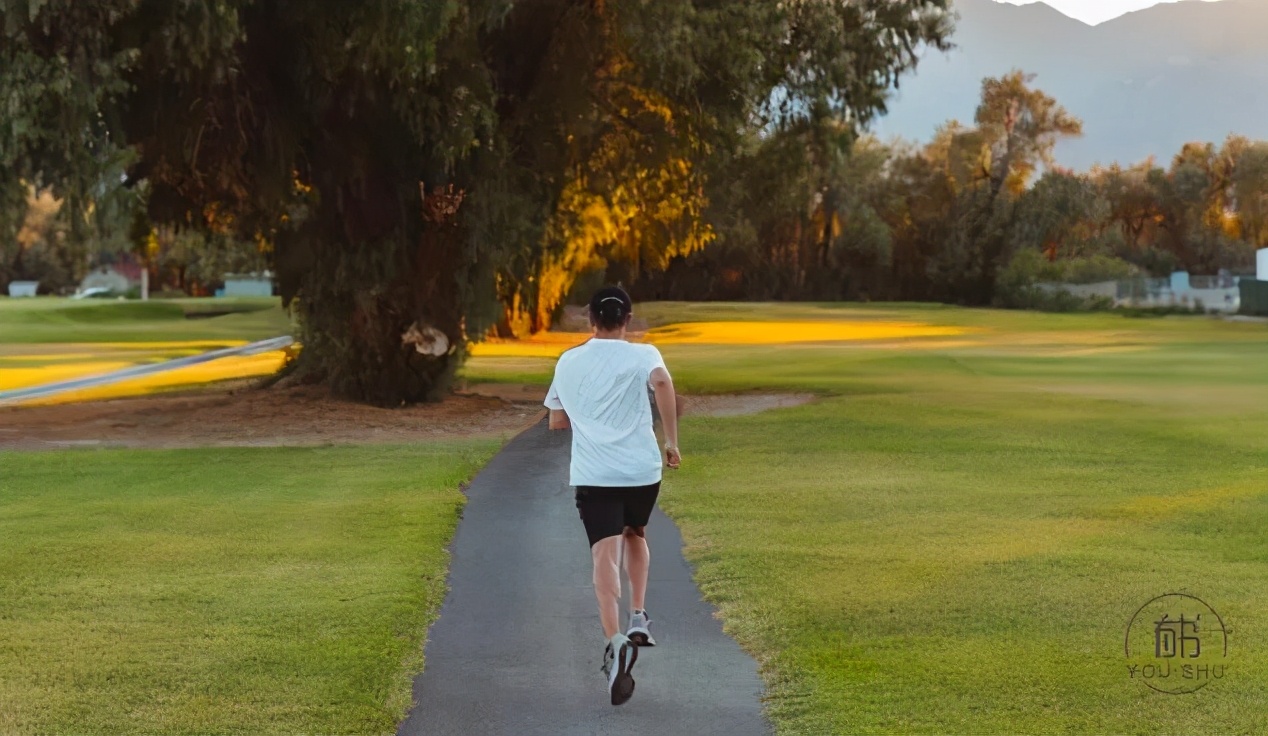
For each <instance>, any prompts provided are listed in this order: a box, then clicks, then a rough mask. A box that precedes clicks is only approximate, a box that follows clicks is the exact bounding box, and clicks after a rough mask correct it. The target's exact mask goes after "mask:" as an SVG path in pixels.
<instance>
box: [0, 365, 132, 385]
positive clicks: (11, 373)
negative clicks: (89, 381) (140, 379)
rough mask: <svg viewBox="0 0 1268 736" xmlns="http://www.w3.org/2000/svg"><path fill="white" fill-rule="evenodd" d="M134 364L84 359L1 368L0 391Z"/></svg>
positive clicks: (69, 378)
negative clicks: (81, 360) (75, 361)
mask: <svg viewBox="0 0 1268 736" xmlns="http://www.w3.org/2000/svg"><path fill="white" fill-rule="evenodd" d="M133 365H134V364H133V363H127V362H122V361H102V360H94V361H84V362H78V363H62V364H58V365H45V366H38V367H26V368H0V391H12V390H14V389H19V388H30V387H32V386H43V385H44V384H46V383H57V382H58V381H70V380H73V379H76V378H87V377H88V376H99V375H101V374H103V373H110V372H112V371H118V370H123V369H124V368H130V367H132V366H133Z"/></svg>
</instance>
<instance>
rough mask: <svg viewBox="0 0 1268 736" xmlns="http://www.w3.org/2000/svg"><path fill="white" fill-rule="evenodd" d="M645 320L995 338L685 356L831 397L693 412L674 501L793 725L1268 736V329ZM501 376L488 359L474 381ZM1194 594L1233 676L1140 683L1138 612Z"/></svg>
mask: <svg viewBox="0 0 1268 736" xmlns="http://www.w3.org/2000/svg"><path fill="white" fill-rule="evenodd" d="M636 311H639V312H640V313H641V314H642V315H643V316H645V317H649V319H651V321H652V322H653V325H655V326H659V325H668V324H672V323H682V322H703V321H717V320H751V321H754V322H755V323H773V322H778V321H787V320H806V319H823V320H875V319H889V320H894V319H898V320H905V321H914V322H925V323H928V324H935V325H955V326H960V327H964V328H966V329H967V328H973V330H974V331H972V332H966V333H965V334H964V335H962V336H960V337H955V338H946V339H934V340H910V341H890V342H885V341H880V342H875V343H872V344H855V343H827V342H821V343H815V344H788V345H777V346H776V345H734V344H731V345H722V344H719V345H674V344H669V345H665V346H663V347H662V352H664V354H665V356H666V359H667V361H668V363H669V366H670V368H671V370H672V371H673V372H674V375H675V380H676V382H677V383H678V384H679V385H680V386H681V387H682V388H683V389H684V390H686V391H688V392H692V391H695V392H700V391H749V390H771V389H778V390H791V389H795V390H808V391H812V392H815V393H817V394H819V395H820V396H821V397H822V398H821V399H820V401H818V402H817V403H815V404H812V405H808V406H803V407H800V408H796V409H787V410H780V411H774V412H769V413H765V414H761V415H756V416H750V417H742V418H727V419H722V418H707V417H687V418H686V419H685V421H684V427H683V431H682V447H683V449H684V453H685V460H684V464H683V469H682V470H681V471H679V472H678V473H676V474H674V475H672V476H671V477H670V478H669V479H668V482H667V484H666V488H665V491H664V492H663V493H662V496H661V497H662V500H663V505H664V506H665V507H666V509H667V510H668V511H669V512H670V513H671V515H672V516H673V517H674V518H675V519H676V520H677V521H678V522H679V523H680V524H681V526H682V528H683V530H684V535H685V538H686V540H687V545H688V550H687V552H688V555H689V557H690V559H691V560H692V561H693V562H694V563H695V565H696V576H697V580H698V582H699V583H700V585H701V587H702V589H703V590H704V593H705V595H706V596H707V597H708V598H709V599H710V600H712V601H713V602H714V603H716V604H717V605H718V606H719V607H720V609H721V612H722V615H723V618H724V621H725V625H726V628H727V630H728V631H729V632H730V633H731V634H732V635H734V636H735V637H736V638H737V639H738V640H739V641H740V642H741V643H742V644H743V645H744V646H745V647H746V648H748V649H749V651H751V652H753V653H754V654H755V655H756V656H757V657H758V658H759V660H760V662H761V665H762V671H763V674H764V676H765V678H766V681H767V683H768V711H769V713H770V715H771V717H772V719H773V721H774V723H775V725H776V727H777V730H778V731H779V732H780V733H781V734H828V733H1055V732H1068V733H1140V734H1146V733H1196V734H1205V733H1262V732H1264V731H1265V730H1268V689H1265V688H1264V687H1263V683H1264V682H1265V681H1268V565H1265V563H1268V535H1265V534H1264V533H1263V530H1264V529H1265V528H1268V469H1266V465H1268V463H1266V461H1268V328H1265V327H1264V326H1263V325H1243V324H1229V323H1225V322H1221V321H1217V320H1212V319H1207V318H1166V319H1149V320H1145V319H1130V318H1127V317H1124V316H1121V315H1115V314H1108V315H1041V314H1028V313H1018V312H993V311H988V310H963V309H954V308H941V307H936V308H928V307H916V306H910V305H898V306H895V305H878V306H869V307H850V306H827V305H778V306H773V305H698V306H697V305H689V306H688V305H663V304H662V305H656V304H653V305H640V306H639V307H636ZM770 328H772V329H778V326H777V325H774V326H770ZM755 329H760V326H755ZM520 360H522V359H520ZM497 369H498V366H497V362H496V360H494V359H489V360H487V361H483V362H482V361H476V362H475V363H474V364H473V365H472V366H471V367H470V368H469V370H468V378H469V379H470V380H485V379H487V378H490V377H498V376H499V375H503V376H504V375H506V374H499V373H498V370H497ZM509 373H510V374H511V375H514V376H515V377H516V378H517V379H519V380H531V381H542V380H548V376H549V368H548V367H547V369H546V370H545V371H539V370H538V369H537V368H536V367H534V366H525V365H524V364H523V363H521V364H520V365H519V366H517V367H516V368H514V369H513V370H512V371H510V372H509ZM543 374H544V375H543ZM654 588H655V586H654V584H653V586H652V591H651V593H650V597H651V600H650V601H649V605H650V606H651V608H652V610H655V590H654ZM1177 591H1178V592H1187V593H1191V594H1194V595H1197V596H1199V597H1201V598H1203V599H1204V600H1206V601H1207V602H1209V603H1211V604H1212V605H1213V606H1214V608H1215V609H1216V610H1217V611H1218V612H1219V613H1220V614H1221V615H1222V616H1223V618H1224V621H1225V622H1226V624H1227V625H1228V626H1229V627H1230V629H1231V630H1232V635H1231V639H1230V659H1231V663H1230V666H1229V671H1228V674H1227V675H1226V676H1225V677H1224V678H1223V679H1221V680H1220V681H1218V682H1216V683H1214V684H1212V685H1211V686H1210V687H1208V688H1206V689H1204V690H1203V691H1201V692H1200V693H1197V694H1193V695H1186V696H1168V695H1161V694H1158V693H1155V692H1153V691H1151V690H1149V689H1147V688H1145V687H1144V686H1142V685H1141V683H1140V682H1138V681H1132V680H1131V679H1130V678H1129V676H1128V671H1127V667H1126V660H1125V658H1124V654H1123V637H1124V633H1125V629H1126V627H1127V624H1128V621H1129V619H1130V618H1131V616H1132V614H1133V612H1135V611H1136V609H1137V608H1138V607H1139V606H1141V605H1142V604H1144V603H1145V602H1146V601H1148V600H1149V599H1151V598H1153V597H1154V596H1157V595H1160V594H1163V593H1169V592H1177Z"/></svg>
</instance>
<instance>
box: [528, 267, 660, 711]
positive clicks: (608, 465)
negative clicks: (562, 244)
mask: <svg viewBox="0 0 1268 736" xmlns="http://www.w3.org/2000/svg"><path fill="white" fill-rule="evenodd" d="M633 310H634V305H633V303H632V302H631V301H630V296H629V294H626V293H625V291H624V290H623V289H619V288H616V287H608V288H605V289H600V290H599V292H598V293H597V294H595V295H594V298H593V299H591V300H590V325H591V328H592V329H593V330H594V337H593V338H592V339H591V340H590V341H588V342H586V343H584V344H582V345H580V346H578V347H575V348H573V349H572V350H569V351H567V352H566V353H564V354H563V355H561V356H560V357H559V363H558V364H557V365H556V366H555V380H554V382H553V383H552V384H551V387H550V391H549V392H547V394H546V402H545V403H546V407H547V408H548V409H550V428H551V429H568V428H570V427H571V429H572V466H571V484H572V485H573V486H575V487H576V498H577V510H578V512H579V513H580V515H581V521H582V523H583V524H584V525H585V529H586V536H587V537H589V540H590V556H591V558H592V559H593V561H594V594H595V597H596V598H597V599H598V602H599V621H600V623H602V625H603V636H604V638H605V639H606V641H607V646H606V648H605V649H604V651H603V672H604V674H606V675H607V677H608V692H609V693H610V694H611V696H612V705H620V704H622V703H624V702H625V701H627V700H629V699H630V696H631V695H633V694H634V678H633V676H631V674H630V671H631V670H632V669H633V668H634V662H635V661H636V660H637V659H638V648H639V647H640V646H644V647H650V646H654V645H655V644H656V642H655V640H654V639H652V632H651V628H650V627H651V617H650V616H648V614H647V609H646V608H645V607H644V605H645V602H644V597H645V595H646V593H647V570H648V563H649V562H650V559H651V555H650V553H649V552H648V549H647V539H646V538H645V536H644V530H645V529H646V527H647V521H648V519H649V518H650V517H651V514H652V507H653V506H655V505H656V496H657V495H658V494H659V493H660V481H661V468H662V467H663V465H664V464H667V465H669V467H670V468H677V467H678V465H679V463H681V462H682V455H681V454H680V453H679V452H678V411H677V402H676V397H675V394H674V383H673V380H672V379H671V378H670V377H669V371H668V370H667V369H666V368H665V361H664V360H663V359H662V358H661V357H660V351H659V350H657V349H656V348H655V347H653V346H651V345H640V344H636V343H630V342H627V341H626V339H625V330H626V328H627V327H628V326H629V324H630V317H631V316H633ZM648 386H651V388H652V390H653V392H654V394H655V397H656V409H657V411H658V412H659V413H660V416H661V424H662V426H663V428H664V432H665V448H664V455H663V458H662V455H661V450H660V447H659V446H658V445H657V441H656V433H655V431H654V430H653V428H652V410H651V406H650V404H649V402H648V400H647V391H648ZM622 562H623V563H624V566H625V571H626V573H627V574H628V575H629V578H630V589H631V593H630V603H631V608H632V609H633V610H632V611H631V613H630V624H629V626H628V627H627V628H626V630H625V632H624V633H622V632H621V630H620V623H619V619H620V600H621V565H622Z"/></svg>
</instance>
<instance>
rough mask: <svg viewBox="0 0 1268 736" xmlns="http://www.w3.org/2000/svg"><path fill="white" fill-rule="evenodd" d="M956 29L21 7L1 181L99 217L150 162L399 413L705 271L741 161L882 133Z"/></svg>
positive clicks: (230, 2)
mask: <svg viewBox="0 0 1268 736" xmlns="http://www.w3.org/2000/svg"><path fill="white" fill-rule="evenodd" d="M947 6H948V2H947V0H851V2H839V1H837V0H810V1H808V2H800V3H771V2H768V1H767V0H695V1H694V2H687V1H686V0H663V1H661V2H651V3H615V2H607V1H605V0H465V1H461V0H364V1H363V2H356V3H350V2H349V3H304V2H297V1H295V0H181V1H180V2H168V1H167V0H104V1H103V2H94V3H84V2H75V1H74V0H2V4H0V29H3V34H4V35H3V39H2V40H3V44H2V45H0V99H5V100H7V101H10V102H9V104H11V105H14V104H16V107H15V108H14V109H13V110H10V112H12V113H13V114H12V115H10V116H8V117H6V118H5V120H4V121H3V123H0V124H3V125H4V126H5V127H4V128H3V129H2V130H0V132H2V133H3V135H0V139H2V142H0V146H2V147H0V165H4V174H3V176H6V177H8V178H7V180H6V181H8V182H9V183H10V184H11V183H12V181H13V180H23V181H29V182H36V183H41V184H42V183H49V184H53V185H55V186H57V187H59V196H60V195H61V194H63V193H64V194H65V195H66V197H65V198H66V199H67V202H68V205H69V206H70V207H71V208H72V209H76V208H80V209H82V207H83V206H82V205H81V204H79V202H80V200H82V199H86V197H85V196H84V195H85V192H87V191H88V189H89V188H90V187H91V185H92V183H93V182H96V181H99V180H100V174H101V171H103V170H104V168H105V167H107V166H109V165H115V164H116V163H117V161H118V156H120V155H125V154H131V155H135V160H134V161H133V162H132V164H131V165H130V166H129V177H130V181H131V182H133V183H134V184H135V185H138V186H139V185H140V183H141V182H144V183H145V186H146V195H145V202H146V208H147V214H148V216H149V218H150V220H152V222H153V223H154V224H155V225H160V226H171V227H175V228H178V229H189V230H198V231H201V232H204V233H206V234H209V235H211V236H228V235H230V234H233V235H236V236H237V237H239V238H242V239H247V240H254V239H257V238H260V239H264V240H267V241H269V242H270V243H271V244H272V247H273V251H274V253H275V258H276V265H277V270H278V273H279V278H280V280H281V286H282V290H283V293H284V295H285V296H286V298H287V299H288V301H292V302H293V303H294V304H296V305H297V309H298V312H299V315H300V318H301V322H302V326H303V327H302V329H303V334H302V335H301V338H302V340H303V342H304V345H305V350H304V353H303V356H302V357H301V364H300V367H301V370H302V371H303V372H304V373H305V374H306V375H308V376H310V377H312V378H313V379H317V380H323V381H326V382H328V383H329V384H330V385H331V387H332V388H333V389H334V390H335V391H337V392H338V393H341V394H344V395H348V396H352V397H355V398H360V399H364V400H368V401H372V402H375V403H379V404H385V405H386V404H396V403H399V402H401V401H409V400H416V399H420V398H423V397H425V396H428V395H435V394H436V392H437V391H439V390H440V389H441V388H443V386H444V385H445V382H446V380H447V378H448V377H449V376H450V375H451V374H452V371H453V368H454V366H455V365H456V363H457V361H458V360H460V359H461V356H462V353H463V351H464V349H465V346H466V344H467V342H468V340H469V339H471V338H474V337H478V336H480V335H482V334H483V333H484V331H485V329H486V327H487V326H488V325H490V324H492V323H493V322H495V321H497V320H498V319H499V318H505V316H506V315H507V314H508V313H509V314H510V316H511V319H506V320H505V321H507V322H511V321H514V322H518V323H520V324H521V325H522V326H526V327H527V328H530V329H531V328H538V327H541V326H543V325H544V324H546V323H547V322H548V320H549V316H550V313H551V312H552V311H553V309H554V308H555V305H556V304H557V303H558V301H559V299H560V298H561V297H562V295H563V293H564V292H566V290H567V289H568V286H569V284H570V280H571V278H572V277H573V275H574V274H575V273H576V272H577V271H579V270H581V269H583V268H585V267H588V266H591V265H593V264H595V263H599V262H602V261H604V260H606V259H619V260H622V261H624V262H627V263H631V264H635V267H636V268H638V269H645V268H660V267H663V266H664V265H665V264H666V263H667V261H668V259H669V258H670V257H672V256H674V255H675V254H682V253H687V252H690V251H692V250H696V249H698V248H699V247H700V246H701V245H702V244H703V243H704V242H706V241H708V240H709V239H710V238H711V237H712V232H711V230H710V228H709V227H708V225H707V223H704V222H703V218H702V214H703V212H704V210H705V207H706V206H707V202H708V188H709V186H710V180H709V177H708V172H709V171H710V170H711V169H712V168H713V167H714V166H715V164H714V163H713V162H714V161H715V160H717V159H721V158H725V157H727V156H729V155H730V154H731V152H733V151H735V150H736V149H737V146H738V143H739V141H741V140H742V139H743V138H744V135H745V133H746V132H750V131H752V130H754V129H763V128H783V129H792V128H795V127H796V126H798V125H805V124H806V123H807V121H829V120H830V121H835V124H837V125H840V126H843V127H842V129H843V130H846V131H850V130H854V129H857V127H858V126H859V125H861V124H863V123H865V122H866V121H867V120H868V119H870V118H871V117H872V116H873V115H875V114H876V113H877V112H878V111H881V110H883V106H884V99H885V96H886V94H887V92H888V90H889V89H890V87H891V86H892V85H893V83H894V82H895V80H896V79H897V77H898V75H899V74H901V73H902V72H904V71H906V70H908V69H910V68H912V67H913V66H914V65H915V63H916V61H917V58H918V51H919V48H920V46H921V45H923V44H933V45H935V46H944V45H945V38H946V36H947V34H948V33H949V23H948V19H947ZM13 101H16V103H14V102H13ZM6 186H7V185H6ZM62 190H64V191H62ZM0 224H3V223H0ZM209 242H216V238H215V237H212V238H210V239H209ZM498 295H500V296H501V297H502V300H503V307H505V306H507V305H509V306H511V307H512V308H511V309H509V310H506V309H501V310H500V309H499V308H498V300H497V296H498ZM499 312H500V314H499Z"/></svg>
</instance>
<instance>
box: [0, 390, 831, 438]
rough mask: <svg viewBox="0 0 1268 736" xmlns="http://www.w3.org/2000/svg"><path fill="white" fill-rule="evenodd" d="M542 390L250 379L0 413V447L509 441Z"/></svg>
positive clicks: (702, 408) (758, 407) (703, 410)
mask: <svg viewBox="0 0 1268 736" xmlns="http://www.w3.org/2000/svg"><path fill="white" fill-rule="evenodd" d="M545 393H546V392H545V389H543V388H542V387H541V386H529V385H520V384H496V383H490V384H477V385H472V386H469V387H463V388H461V389H460V390H459V391H458V392H456V393H455V394H454V395H453V396H451V397H449V398H448V399H446V400H445V401H442V402H440V403H437V404H422V405H418V406H410V407H403V408H400V409H379V408H376V407H372V406H366V405H364V404H356V403H353V402H349V401H342V400H339V399H335V398H332V397H331V396H330V395H329V394H328V393H327V392H326V391H325V390H323V389H320V388H315V387H306V386H292V387H287V388H271V389H257V388H255V387H254V385H253V384H252V383H251V382H241V383H239V384H238V385H237V386H232V387H226V386H224V385H221V386H219V387H216V388H213V389H207V390H204V391H198V392H187V393H180V394H164V395H159V396H147V397H142V398H133V399H117V400H113V401H98V402H89V403H82V404H61V405H55V406H34V407H4V408H0V451H3V450H49V449H63V448H68V447H135V448H161V449H172V448H182V447H279V446H311V445H330V444H405V443H410V442H421V441H427V440H436V439H446V438H461V437H506V438H509V437H511V436H513V435H515V434H518V433H519V432H521V431H523V430H524V429H527V428H528V427H529V426H531V425H532V424H534V423H535V422H538V421H540V420H541V418H542V416H543V412H544V409H543V407H542V399H543V398H544V397H545ZM683 398H684V414H686V415H703V416H718V417H724V416H740V415H744V414H756V413H758V412H763V411H767V410H769V409H781V408H786V407H791V406H799V405H801V404H805V403H809V402H810V401H813V400H814V398H815V397H814V395H813V394H729V395H711V396H685V397H683Z"/></svg>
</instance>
